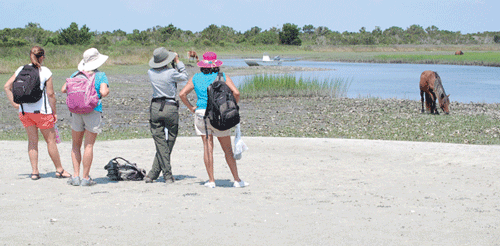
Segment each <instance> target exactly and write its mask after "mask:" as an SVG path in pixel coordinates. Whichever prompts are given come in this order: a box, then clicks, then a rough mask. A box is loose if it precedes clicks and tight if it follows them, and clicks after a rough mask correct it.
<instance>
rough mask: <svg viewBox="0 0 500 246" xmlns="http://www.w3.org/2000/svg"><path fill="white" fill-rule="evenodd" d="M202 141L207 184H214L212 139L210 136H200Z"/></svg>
mask: <svg viewBox="0 0 500 246" xmlns="http://www.w3.org/2000/svg"><path fill="white" fill-rule="evenodd" d="M201 139H202V141H203V161H204V162H205V168H206V169H207V173H208V182H215V178H214V155H213V154H214V137H213V136H212V135H208V139H207V136H201Z"/></svg>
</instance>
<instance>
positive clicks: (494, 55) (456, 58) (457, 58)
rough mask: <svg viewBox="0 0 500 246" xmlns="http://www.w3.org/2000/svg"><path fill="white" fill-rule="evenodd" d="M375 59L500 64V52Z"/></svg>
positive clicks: (398, 61)
mask: <svg viewBox="0 0 500 246" xmlns="http://www.w3.org/2000/svg"><path fill="white" fill-rule="evenodd" d="M374 60H376V61H381V62H391V63H427V64H457V65H477V66H500V53H499V52H466V53H465V54H464V55H454V54H449V53H446V54H443V53H442V52H439V53H437V54H380V55H376V56H374Z"/></svg>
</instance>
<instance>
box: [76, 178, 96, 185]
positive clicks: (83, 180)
mask: <svg viewBox="0 0 500 246" xmlns="http://www.w3.org/2000/svg"><path fill="white" fill-rule="evenodd" d="M95 184H96V182H95V181H94V180H93V179H92V178H90V177H89V178H88V179H82V181H81V182H80V186H92V185H95Z"/></svg>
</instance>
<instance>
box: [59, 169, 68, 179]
mask: <svg viewBox="0 0 500 246" xmlns="http://www.w3.org/2000/svg"><path fill="white" fill-rule="evenodd" d="M63 174H64V169H63V170H62V171H60V172H58V171H57V170H56V178H58V179H63V178H69V177H71V175H70V176H67V177H66V176H63Z"/></svg>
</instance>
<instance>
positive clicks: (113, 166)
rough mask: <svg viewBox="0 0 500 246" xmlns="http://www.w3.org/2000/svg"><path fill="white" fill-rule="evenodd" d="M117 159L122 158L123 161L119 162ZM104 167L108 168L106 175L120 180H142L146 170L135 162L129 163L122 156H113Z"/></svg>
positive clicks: (114, 179)
mask: <svg viewBox="0 0 500 246" xmlns="http://www.w3.org/2000/svg"><path fill="white" fill-rule="evenodd" d="M118 159H121V160H123V162H124V163H122V164H120V163H119V162H118ZM104 169H106V170H108V174H107V175H106V176H108V177H109V179H111V180H113V181H120V180H133V181H138V180H143V179H144V177H145V176H146V170H144V169H142V168H138V167H137V164H135V163H130V162H129V161H127V160H125V159H123V158H122V157H115V158H113V159H111V160H110V161H109V162H108V164H107V165H106V166H104Z"/></svg>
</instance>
